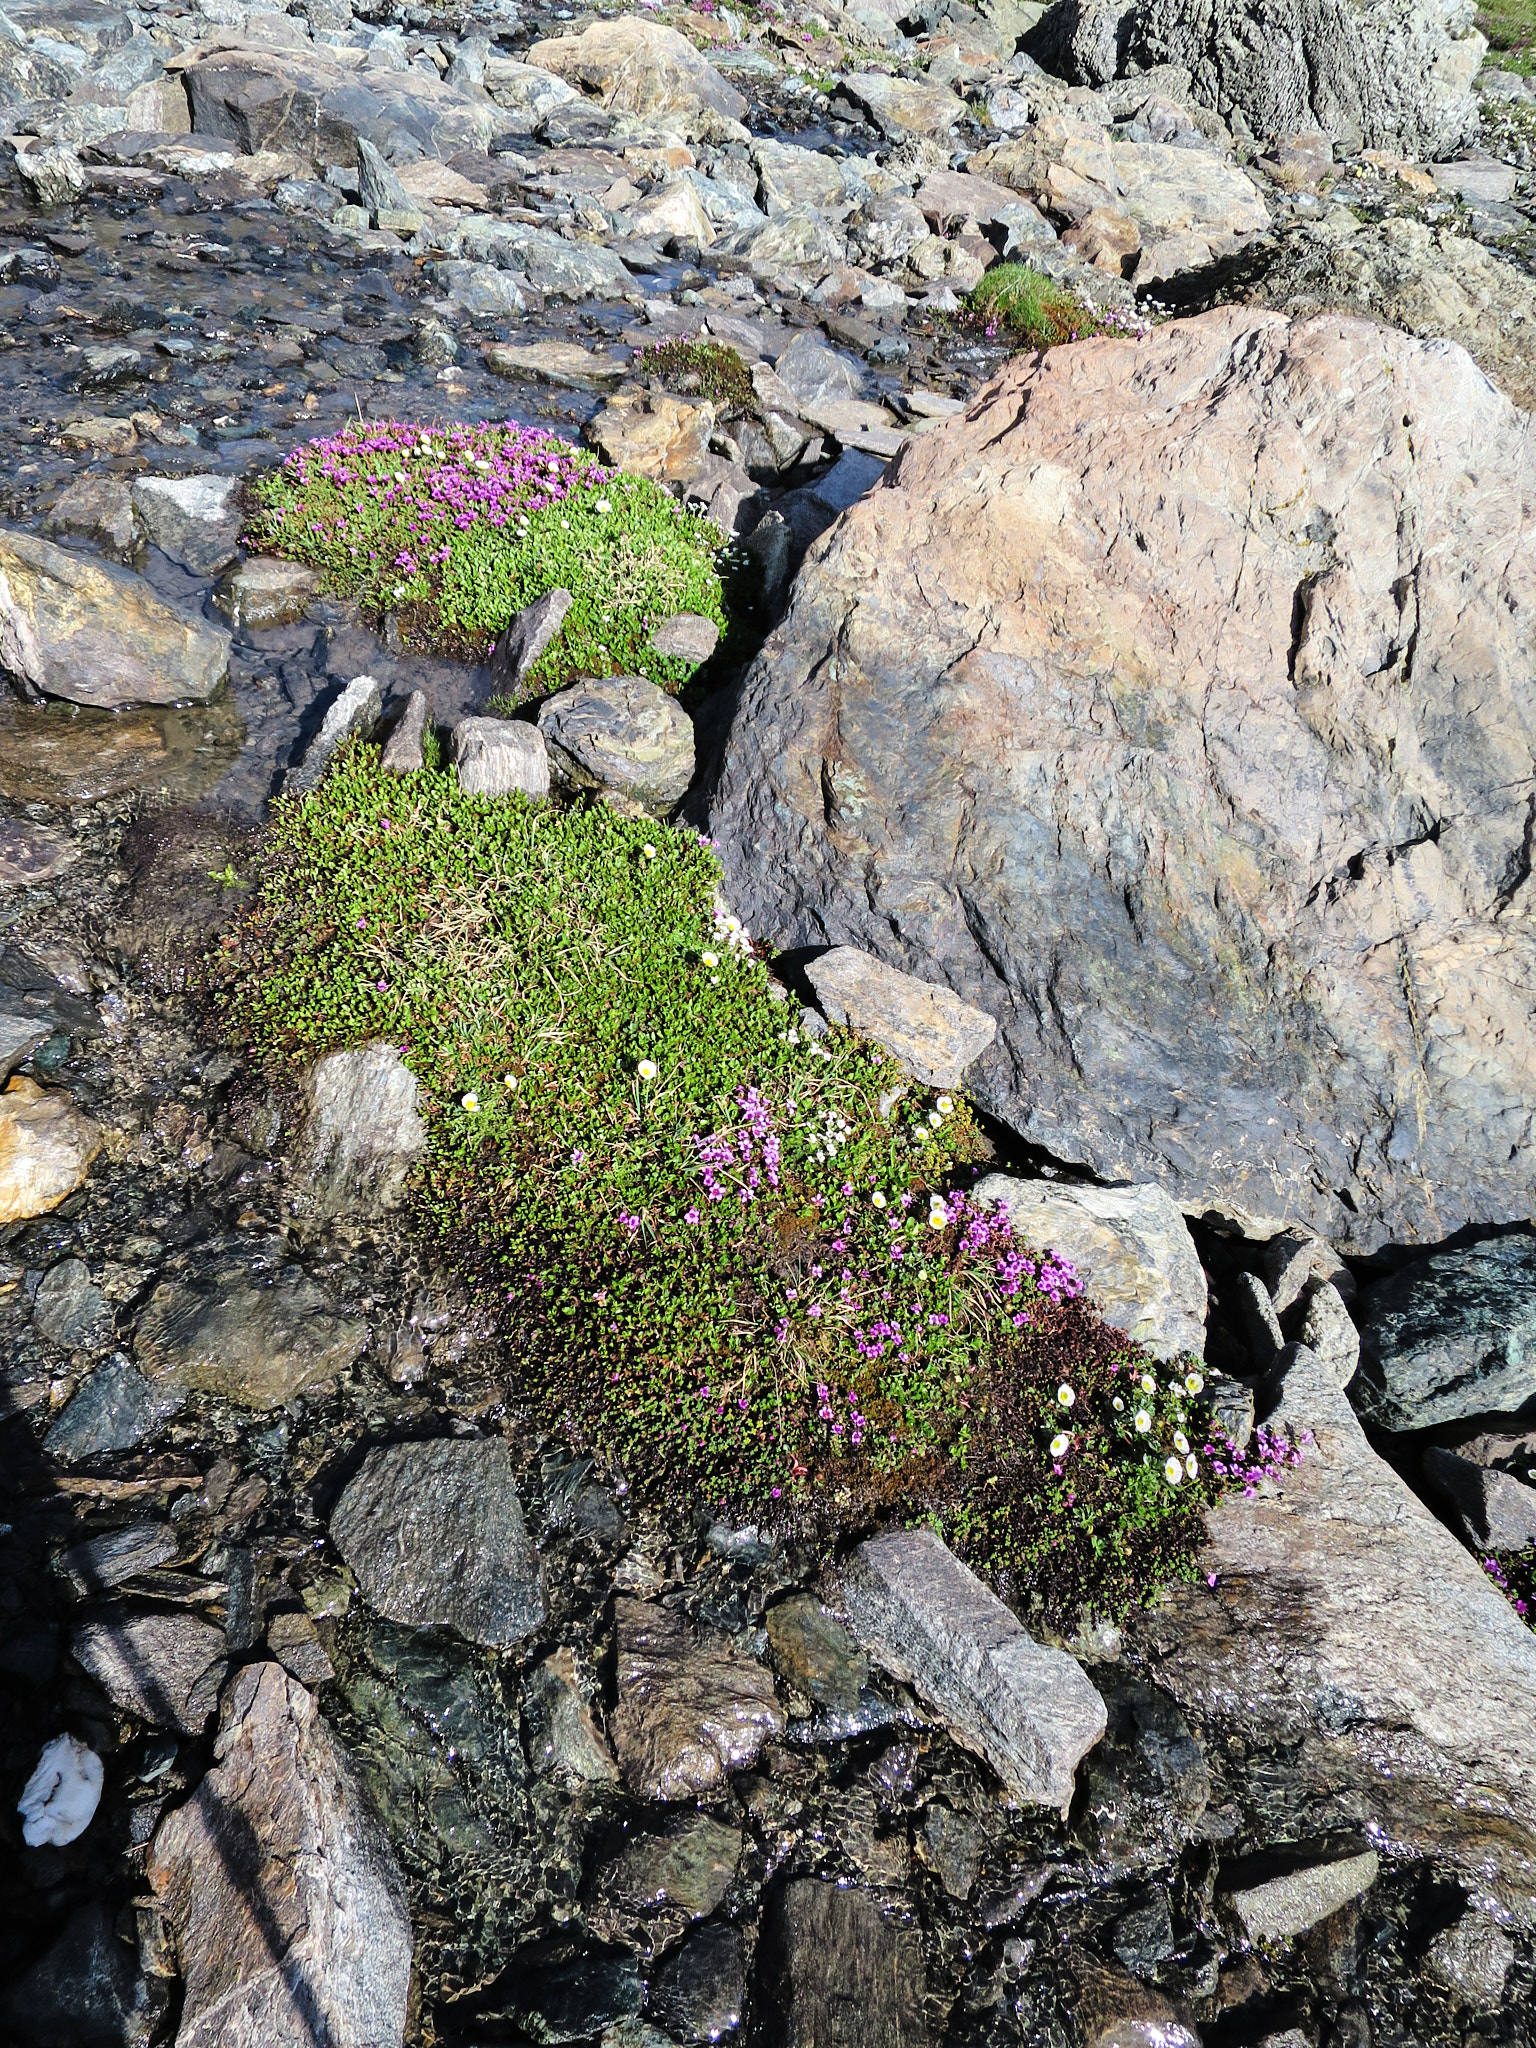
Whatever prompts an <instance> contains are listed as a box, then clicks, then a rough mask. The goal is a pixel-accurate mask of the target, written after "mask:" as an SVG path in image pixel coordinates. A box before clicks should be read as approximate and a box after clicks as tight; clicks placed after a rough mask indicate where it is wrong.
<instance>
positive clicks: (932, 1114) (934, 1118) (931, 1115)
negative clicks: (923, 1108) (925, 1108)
mask: <svg viewBox="0 0 1536 2048" xmlns="http://www.w3.org/2000/svg"><path fill="white" fill-rule="evenodd" d="M928 1121H929V1123H930V1124H932V1126H933V1128H934V1129H935V1130H937V1129H938V1128H939V1125H940V1124H941V1123H943V1121H944V1119H943V1117H941V1116H940V1115H939V1112H938V1111H937V1110H936V1109H930V1110H929V1112H928Z"/></svg>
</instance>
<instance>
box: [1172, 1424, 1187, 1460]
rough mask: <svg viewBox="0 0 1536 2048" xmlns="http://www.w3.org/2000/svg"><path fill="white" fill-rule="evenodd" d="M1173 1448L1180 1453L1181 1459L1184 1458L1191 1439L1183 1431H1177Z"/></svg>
mask: <svg viewBox="0 0 1536 2048" xmlns="http://www.w3.org/2000/svg"><path fill="white" fill-rule="evenodd" d="M1173 1448H1174V1449H1175V1450H1176V1451H1177V1452H1178V1454H1179V1456H1180V1457H1181V1458H1182V1457H1183V1456H1184V1453H1185V1452H1186V1451H1187V1450H1188V1449H1189V1438H1188V1437H1187V1436H1186V1435H1185V1434H1184V1432H1183V1430H1182V1429H1180V1430H1175V1432H1174V1437H1173Z"/></svg>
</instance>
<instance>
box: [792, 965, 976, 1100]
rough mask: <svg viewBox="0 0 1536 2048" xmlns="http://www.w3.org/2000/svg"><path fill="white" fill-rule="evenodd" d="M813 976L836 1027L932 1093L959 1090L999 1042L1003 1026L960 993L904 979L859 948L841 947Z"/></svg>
mask: <svg viewBox="0 0 1536 2048" xmlns="http://www.w3.org/2000/svg"><path fill="white" fill-rule="evenodd" d="M806 973H807V975H808V976H809V978H810V983H811V986H812V988H814V989H815V991H816V1000H817V1002H818V1003H819V1004H820V1005H821V1007H822V1009H823V1010H824V1011H825V1012H826V1014H827V1016H828V1017H829V1018H830V1019H831V1020H832V1022H833V1023H834V1024H846V1025H847V1026H848V1028H849V1030H851V1031H858V1032H860V1033H862V1034H863V1036H864V1037H865V1038H872V1039H873V1040H874V1041H875V1043H876V1045H879V1046H883V1047H884V1048H885V1050H886V1051H887V1052H889V1053H892V1054H893V1055H894V1056H895V1057H896V1058H897V1059H898V1060H900V1061H901V1063H902V1065H903V1066H905V1067H908V1068H910V1070H911V1071H912V1072H913V1073H914V1074H915V1075H916V1076H917V1078H918V1080H920V1081H922V1082H925V1083H926V1084H927V1085H928V1086H929V1087H930V1088H958V1087H959V1086H960V1085H961V1082H962V1080H963V1078H964V1075H965V1071H966V1069H967V1067H969V1066H970V1065H971V1064H972V1062H973V1061H975V1060H977V1059H979V1058H980V1056H981V1054H982V1053H983V1052H985V1051H986V1049H987V1047H988V1046H989V1045H990V1044H991V1043H992V1041H993V1039H994V1038H995V1037H996V1036H997V1024H996V1021H995V1020H994V1019H993V1018H991V1017H989V1016H988V1015H987V1014H986V1012H985V1011H984V1010H978V1009H976V1008H975V1007H974V1005H972V1004H970V1003H967V1002H965V1001H963V1000H962V998H961V997H959V996H957V995H956V994H955V992H954V990H953V989H950V988H945V987H943V986H942V985H941V984H940V983H938V982H933V981H919V980H918V978H917V976H916V975H913V974H903V973H902V972H901V970H900V969H899V968H895V967H888V966H887V965H886V964H885V962H884V961H883V960H876V959H875V958H874V957H873V955H872V954H869V953H861V952H860V951H859V949H858V947H857V946H834V947H833V948H832V950H831V951H830V952H829V953H823V954H822V955H821V957H820V959H818V960H813V961H812V962H811V964H810V965H809V967H807V969H806Z"/></svg>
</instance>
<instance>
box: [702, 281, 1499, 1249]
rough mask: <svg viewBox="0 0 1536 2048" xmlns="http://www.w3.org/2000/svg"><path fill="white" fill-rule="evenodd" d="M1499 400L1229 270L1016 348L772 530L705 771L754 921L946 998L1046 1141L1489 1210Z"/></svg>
mask: <svg viewBox="0 0 1536 2048" xmlns="http://www.w3.org/2000/svg"><path fill="white" fill-rule="evenodd" d="M1533 498H1536V439H1533V436H1532V432H1531V426H1530V421H1529V420H1528V419H1527V417H1526V416H1525V415H1524V414H1522V413H1520V412H1518V411H1516V409H1515V408H1514V407H1513V406H1512V405H1511V404H1510V403H1509V401H1508V400H1507V399H1505V398H1503V397H1501V396H1500V395H1499V394H1498V393H1497V392H1496V391H1495V390H1494V389H1493V388H1492V387H1491V386H1490V385H1489V384H1488V382H1487V380H1486V379H1485V378H1484V377H1483V376H1482V375H1481V373H1480V372H1479V371H1478V370H1477V369H1476V368H1475V366H1474V365H1473V364H1472V362H1471V361H1470V360H1469V359H1468V357H1467V356H1465V355H1464V354H1463V353H1462V351H1461V350H1459V349H1457V348H1453V347H1448V346H1444V345H1440V346H1434V347H1430V346H1425V345H1424V344H1421V343H1418V342H1415V341H1412V340H1409V339H1408V338H1406V337H1404V336H1400V335H1394V334H1390V333H1384V332H1383V331H1381V330H1380V329H1378V328H1376V327H1374V326H1371V325H1369V324H1367V323H1366V322H1364V321H1359V320H1355V319H1349V318H1335V317H1318V318H1315V319H1312V320H1307V321H1301V322H1297V323H1292V322H1289V321H1286V320H1284V319H1282V318H1279V317H1278V316H1276V315H1274V314H1265V313H1259V312H1255V311H1252V310H1242V309H1235V308H1228V309H1224V310H1222V311H1220V312H1215V313H1209V314H1205V315H1203V316H1201V317H1200V318H1198V319H1195V320H1188V321H1179V322H1173V323H1170V324H1169V325H1168V326H1166V327H1164V328H1161V329H1159V330H1158V331H1157V333H1156V334H1155V335H1154V336H1152V337H1150V338H1148V339H1146V340H1142V341H1128V340H1126V341H1122V340H1111V339H1104V340H1099V341H1091V342H1085V343H1080V344H1078V345H1077V346H1075V347H1071V348H1063V349H1055V350H1052V351H1051V352H1050V353H1049V354H1047V355H1045V356H1043V357H1039V358H1032V359H1017V360H1015V362H1014V363H1012V364H1011V365H1010V366H1009V367H1008V368H1007V369H1006V370H1005V371H1004V372H1003V374H1002V375H1001V376H1000V377H999V378H998V379H997V380H996V381H995V382H994V383H993V384H992V385H991V386H989V387H988V388H987V390H985V391H984V392H982V393H981V394H980V395H979V396H978V397H977V398H976V399H975V400H973V401H972V403H971V405H970V407H969V408H968V409H967V411H966V413H965V414H963V415H962V416H960V417H959V418H957V419H954V420H952V421H949V422H947V423H946V424H945V425H944V426H942V427H940V428H939V429H937V430H936V431H934V432H933V433H931V434H927V435H924V436H923V437H922V438H921V439H919V440H916V441H913V442H911V443H909V444H908V446H907V447H906V448H905V449H904V450H903V451H902V453H901V455H900V456H899V457H898V459H897V461H896V463H895V464H894V465H893V467H892V469H891V470H890V471H889V472H888V474H887V477H886V479H885V481H884V483H883V485H881V486H880V487H877V488H876V489H875V490H873V491H871V492H870V493H869V494H868V496H867V497H865V498H863V499H862V500H861V501H860V502H859V503H858V504H856V505H854V506H853V507H852V508H851V509H850V510H849V511H848V512H847V513H846V514H845V515H844V517H843V519H842V520H841V522H840V523H839V524H838V525H837V526H836V527H835V528H834V529H833V531H832V533H831V534H830V535H829V536H828V537H827V538H826V539H825V540H824V541H823V542H822V543H820V545H819V546H818V547H817V548H816V549H814V550H813V552H812V554H811V556H810V557H809V559H808V561H807V564H806V567H805V569H804V570H803V571H802V573H801V576H800V579H799V581H798V583H797V585H796V592H795V602H794V605H793V607H792V609H791V611H790V614H789V616H788V617H787V619H786V620H785V621H784V622H783V624H782V625H781V626H780V627H779V628H778V630H777V631H776V632H775V633H774V634H773V636H772V637H771V638H770V640H769V641H768V643H767V645H766V646H765V648H764V649H763V651H762V653H761V655H760V656H759V657H758V660H757V662H756V663H755V665H754V667H753V668H752V670H751V671H750V672H749V674H748V676H747V678H746V681H745V683H744V685H743V688H742V692H741V695H740V698H739V702H738V706H737V710H736V714H735V718H734V721H733V724H732V727H731V731H730V734H729V737H728V740H727V744H726V748H725V753H724V759H723V764H722V769H721V774H720V778H719V782H718V785H717V788H716V791H715V795H714V799H713V804H712V809H711V826H710V829H711V832H712V833H713V836H714V837H715V838H716V839H717V840H718V841H719V842H720V844H721V846H722V848H723V858H724V861H725V870H726V873H725V886H726V890H727V893H728V895H729V896H730V898H731V901H732V903H733V905H734V907H735V908H736V909H737V911H738V912H739V913H740V914H741V916H742V917H743V918H744V919H745V921H746V922H747V923H748V925H749V926H750V928H751V929H752V930H753V931H754V932H761V933H763V934H764V935H765V936H767V937H769V938H771V939H772V940H773V941H774V942H775V943H776V944H778V945H780V946H805V945H818V944H827V943H829V942H830V943H833V944H843V943H847V944H853V945H857V946H860V947H862V948H863V949H864V950H866V951H868V952H872V953H875V954H877V955H879V956H880V957H882V958H884V959H886V960H887V961H888V962H890V963H891V964H893V965H895V966H899V967H901V968H902V969H904V970H905V971H907V972H909V973H913V974H916V975H918V976H920V977H922V978H924V979H927V980H933V981H942V982H944V983H946V984H947V985H948V986H949V987H951V988H952V989H953V990H954V991H955V992H956V993H957V994H958V995H960V996H962V997H963V998H964V999H965V1000H966V1001H968V1002H970V1003H972V1004H974V1005H976V1006H977V1007H979V1008H982V1009H985V1010H987V1011H989V1012H990V1013H991V1014H992V1015H993V1016H994V1017H996V1019H997V1021H998V1026H999V1035H998V1040H997V1043H996V1044H995V1045H994V1046H993V1047H991V1048H990V1049H989V1050H988V1051H987V1052H985V1053H984V1054H983V1055H982V1057H981V1059H980V1060H979V1061H978V1062H977V1064H976V1066H975V1067H974V1068H973V1069H972V1070H971V1074H970V1076H969V1078H968V1086H969V1087H970V1088H971V1091H972V1092H973V1093H974V1094H975V1095H976V1097H977V1099H978V1100H979V1101H981V1102H982V1103H983V1104H984V1106H985V1107H986V1108H988V1109H989V1110H991V1111H992V1112H994V1113H995V1114H996V1115H998V1116H999V1117H1000V1118H1001V1119H1002V1120H1003V1121H1005V1122H1006V1123H1008V1124H1009V1125H1011V1126H1012V1127H1013V1128H1014V1129H1015V1130H1016V1131H1018V1132H1019V1133H1020V1134H1021V1135H1023V1136H1025V1137H1026V1138H1028V1139H1029V1140H1030V1141H1031V1142H1032V1143H1034V1144H1036V1145H1039V1146H1041V1147H1042V1148H1044V1149H1046V1150H1048V1151H1050V1152H1052V1153H1054V1154H1055V1155H1056V1156H1057V1157H1059V1158H1062V1159H1066V1160H1069V1161H1072V1162H1074V1163H1078V1164H1081V1165H1084V1166H1087V1167H1089V1168H1090V1169H1091V1170H1092V1171H1093V1172H1094V1173H1095V1174H1097V1175H1098V1176H1100V1177H1102V1178H1104V1179H1109V1180H1117V1181H1148V1180H1155V1181H1158V1182H1160V1183H1161V1184H1162V1185H1163V1186H1165V1187H1166V1188H1168V1190H1169V1192H1170V1193H1171V1194H1172V1195H1173V1196H1174V1197H1175V1199H1176V1200H1178V1201H1179V1202H1180V1204H1181V1206H1183V1207H1184V1208H1186V1209H1193V1210H1203V1209H1206V1208H1208V1207H1209V1208H1216V1209H1219V1210H1222V1211H1225V1212H1227V1213H1230V1214H1236V1215H1238V1216H1239V1217H1247V1218H1252V1219H1262V1221H1263V1234H1266V1235H1267V1234H1269V1233H1270V1232H1272V1231H1273V1230H1274V1229H1275V1228H1277V1227H1279V1226H1281V1225H1283V1224H1285V1223H1287V1222H1300V1223H1305V1224H1307V1225H1308V1226H1309V1227H1311V1228H1313V1229H1315V1230H1317V1231H1319V1232H1320V1233H1321V1234H1323V1235H1325V1236H1329V1237H1332V1238H1334V1239H1335V1240H1338V1241H1343V1242H1347V1243H1349V1244H1350V1245H1351V1246H1353V1247H1355V1248H1357V1249H1360V1250H1366V1249H1371V1248H1374V1247H1375V1246H1376V1245H1378V1244H1380V1243H1381V1242H1382V1241H1383V1240H1384V1239H1386V1238H1389V1237H1395V1238H1398V1239H1409V1240H1411V1239H1414V1238H1430V1239H1434V1240H1439V1239H1440V1238H1442V1237H1443V1236H1444V1235H1445V1234H1446V1233H1447V1232H1448V1231H1452V1230H1455V1229H1457V1228H1459V1227H1460V1226H1461V1225H1462V1224H1464V1223H1465V1222H1467V1221H1468V1220H1470V1219H1475V1218H1482V1219H1487V1220H1498V1221H1506V1220H1513V1219H1515V1218H1523V1217H1525V1216H1527V1215H1528V1214H1529V1213H1530V1211H1531V1209H1532V1206H1533V1201H1532V1197H1533V1191H1536V1152H1533V1150H1532V1148H1531V1147H1530V1145H1529V1143H1528V1142H1527V1134H1528V1132H1529V1129H1530V1125H1531V1118H1532V1115H1533V1113H1536V1060H1533V1047H1536V940H1533V937H1532V932H1531V926H1530V921H1529V915H1528V913H1527V914H1525V915H1522V914H1521V913H1522V906H1523V905H1525V904H1527V903H1528V901H1529V899H1530V891H1531V883H1530V880H1529V872H1528V870H1529V857H1528V831H1529V823H1528V807H1529V791H1530V787H1531V780H1532V774H1533V768H1536V686H1533V676H1532V671H1531V666H1530V660H1529V649H1530V646H1531V644H1532V638H1533V634H1536V522H1533V521H1532V519H1531V516H1530V513H1531V506H1532V500H1533Z"/></svg>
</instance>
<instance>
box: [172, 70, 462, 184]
mask: <svg viewBox="0 0 1536 2048" xmlns="http://www.w3.org/2000/svg"><path fill="white" fill-rule="evenodd" d="M186 82H187V91H188V95H189V97H190V99H191V104H192V128H193V132H194V133H195V134H196V135H197V136H199V137H200V138H201V137H205V136H206V137H210V138H222V139H224V140H226V141H229V142H234V143H236V144H237V145H238V146H239V148H240V149H242V150H243V151H245V152H247V153H248V154H254V153H256V152H258V151H263V150H265V151H286V152H289V153H291V154H292V155H294V156H299V157H304V158H307V159H308V161H309V162H311V163H313V164H345V165H348V166H351V165H355V164H356V163H357V161H358V149H357V145H358V138H359V137H360V136H367V137H368V139H369V140H370V141H371V142H372V143H373V144H374V145H375V146H376V147H377V148H378V149H379V150H380V151H381V152H382V154H383V155H384V157H385V158H387V159H388V160H390V161H391V162H393V161H394V160H396V159H397V158H398V159H399V160H400V161H401V162H407V163H408V162H409V161H410V160H411V159H412V158H413V157H417V156H421V155H423V154H425V155H427V156H434V157H445V158H446V157H451V156H453V155H454V154H455V153H456V152H458V151H460V150H484V149H487V148H488V147H489V146H490V143H491V140H492V138H493V137H494V135H495V134H496V131H497V127H498V121H499V117H498V114H497V110H496V108H495V106H494V104H493V103H492V102H491V101H490V100H489V99H481V98H473V97H471V96H470V95H469V94H467V93H463V92H460V91H459V90H457V88H456V87H454V86H451V85H448V84H446V83H445V82H444V81H443V80H442V79H439V78H437V77H436V76H435V75H434V74H433V73H431V72H430V71H423V70H422V69H420V67H418V66H415V65H412V66H411V67H410V68H409V69H408V70H403V71H393V70H385V69H382V68H373V67H370V68H369V69H368V70H366V71H357V70H354V69H353V68H352V67H351V66H349V65H346V64H343V63H339V62H336V61H334V60H333V59H331V58H330V57H328V56H326V55H325V54H323V53H322V52H321V51H320V50H319V49H316V48H313V47H311V46H310V45H309V44H307V43H306V44H305V46H304V47H303V49H302V50H262V49H255V48H251V47H249V46H247V47H244V48H241V49H233V50H218V49H216V50H213V51H211V52H209V53H208V54H207V55H206V56H200V57H199V58H198V60H197V62H196V63H195V64H192V65H191V66H189V68H188V69H187V72H186Z"/></svg>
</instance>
